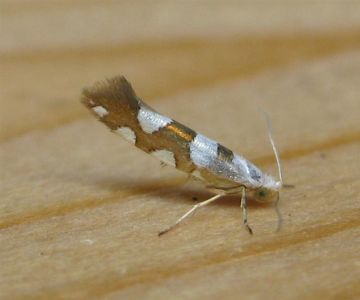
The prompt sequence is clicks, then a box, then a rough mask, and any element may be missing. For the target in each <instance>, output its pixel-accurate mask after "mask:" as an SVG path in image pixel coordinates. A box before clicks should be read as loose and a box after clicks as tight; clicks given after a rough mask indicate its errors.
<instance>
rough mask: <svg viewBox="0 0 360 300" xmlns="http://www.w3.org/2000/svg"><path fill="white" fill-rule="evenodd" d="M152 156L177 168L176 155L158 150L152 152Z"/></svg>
mask: <svg viewBox="0 0 360 300" xmlns="http://www.w3.org/2000/svg"><path fill="white" fill-rule="evenodd" d="M151 155H153V156H155V157H156V158H158V159H160V160H161V161H162V162H164V163H166V164H168V165H170V166H173V167H176V161H175V156H174V153H172V152H171V151H168V150H156V151H153V152H151Z"/></svg>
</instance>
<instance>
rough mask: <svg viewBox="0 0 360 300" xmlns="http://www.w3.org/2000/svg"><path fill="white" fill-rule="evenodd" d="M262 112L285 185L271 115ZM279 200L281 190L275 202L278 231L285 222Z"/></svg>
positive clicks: (280, 175)
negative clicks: (273, 134)
mask: <svg viewBox="0 0 360 300" xmlns="http://www.w3.org/2000/svg"><path fill="white" fill-rule="evenodd" d="M262 113H263V114H264V116H265V120H266V125H267V129H268V136H269V140H270V143H271V147H272V149H273V152H274V155H275V158H276V164H277V167H278V173H279V179H280V182H281V186H283V179H282V171H281V163H280V157H279V153H278V151H277V149H276V146H275V142H274V139H273V137H272V127H271V122H270V117H269V115H268V114H267V113H266V112H265V111H262ZM279 201H280V195H279V192H278V195H277V198H276V200H275V202H274V209H275V212H276V214H277V216H278V224H277V228H276V232H279V231H280V229H281V226H282V222H283V219H282V215H281V212H280V209H279Z"/></svg>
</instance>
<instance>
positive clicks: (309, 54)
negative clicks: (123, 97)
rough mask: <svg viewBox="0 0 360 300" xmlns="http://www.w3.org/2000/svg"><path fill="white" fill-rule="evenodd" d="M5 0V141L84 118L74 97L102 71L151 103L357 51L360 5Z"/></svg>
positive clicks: (0, 52) (1, 50) (1, 46)
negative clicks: (122, 80)
mask: <svg viewBox="0 0 360 300" xmlns="http://www.w3.org/2000/svg"><path fill="white" fill-rule="evenodd" d="M0 4H1V43H0V58H1V69H2V71H1V95H2V99H11V101H8V103H7V109H6V111H9V110H10V111H15V110H16V114H9V113H6V112H5V111H4V110H3V109H2V110H1V112H2V114H1V135H0V137H1V138H2V139H8V138H11V137H14V136H16V135H18V134H23V133H26V132H28V131H31V130H33V129H36V128H43V127H49V126H50V127H51V126H56V125H57V124H63V123H64V122H69V121H72V120H75V119H78V118H80V117H82V116H85V115H86V114H87V112H86V111H85V110H84V109H82V107H81V106H80V105H78V104H77V103H76V104H74V99H77V98H78V97H79V91H80V88H81V87H83V86H84V85H89V84H92V83H93V82H94V81H97V80H101V79H103V78H104V77H111V76H113V75H118V74H124V75H126V76H127V78H128V79H129V80H130V81H131V82H134V83H136V87H137V90H139V91H141V96H142V97H143V98H144V99H146V100H147V101H149V102H151V101H156V99H159V98H160V97H168V96H169V95H174V94H176V93H178V92H179V91H181V92H183V91H186V90H192V89H197V88H203V87H210V86H214V85H217V84H221V83H222V82H227V81H232V80H237V79H239V78H244V79H246V78H249V77H254V76H257V75H258V74H261V73H264V72H266V71H269V70H271V69H275V68H281V67H283V66H286V65H291V64H304V63H306V62H309V61H314V60H317V59H320V58H325V57H328V56H334V55H336V54H339V53H342V52H344V51H351V50H358V49H359V47H360V33H359V28H360V18H359V15H360V10H359V3H358V1H211V0H210V1H189V0H188V1H161V0H154V1H91V0H90V1H81V0H80V1H77V0H75V1H56V0H54V1H36V0H34V1H22V0H12V1H5V0H2V1H1V3H0ZM45 86H46V88H44V87H45Z"/></svg>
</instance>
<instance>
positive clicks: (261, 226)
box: [0, 0, 360, 299]
mask: <svg viewBox="0 0 360 300" xmlns="http://www.w3.org/2000/svg"><path fill="white" fill-rule="evenodd" d="M136 3H137V4H134V2H133V1H128V2H126V1H125V2H111V1H109V2H106V4H104V3H103V2H102V1H80V0H78V1H71V2H70V1H51V2H49V1H21V0H17V1H1V9H0V11H1V14H2V16H1V35H2V38H1V43H0V55H1V66H0V67H1V68H0V70H1V71H0V76H1V108H0V112H1V132H0V142H1V162H0V163H1V171H0V175H1V191H0V193H1V194H0V266H1V268H0V298H1V299H25V298H26V299H169V298H170V299H221V298H222V299H239V298H241V299H265V298H266V299H356V298H357V299H359V297H360V254H359V253H360V229H359V226H360V197H359V193H360V180H359V178H360V71H359V70H360V52H359V49H360V18H359V17H358V16H359V15H360V5H358V4H357V3H356V2H347V3H344V2H341V1H340V2H338V3H337V2H331V3H330V2H328V3H327V2H325V1H320V2H311V3H310V2H306V3H301V2H293V3H290V2H286V3H285V2H284V3H279V2H274V3H272V4H271V3H270V2H267V4H261V3H257V4H250V3H243V4H239V5H237V4H236V2H235V1H229V2H224V1H208V2H197V1H196V2H190V1H187V2H173V1H170V2H167V1H151V2H143V3H141V2H136ZM118 74H123V75H126V76H127V78H128V79H129V80H130V81H131V82H132V84H133V86H134V87H135V89H136V91H137V93H138V94H139V95H140V96H141V97H142V98H143V99H144V100H145V101H147V102H149V103H151V105H152V106H154V107H155V108H157V109H158V110H159V111H161V112H163V113H165V114H167V115H169V116H171V117H173V118H175V119H176V120H178V121H181V122H183V123H185V124H187V125H189V126H190V127H192V128H194V129H196V130H198V131H200V132H202V133H204V134H206V135H208V136H209V137H211V138H213V139H216V140H218V141H220V142H221V143H223V144H224V145H226V146H228V147H229V148H231V149H233V150H234V151H236V152H238V153H241V154H243V155H244V156H246V157H247V158H249V159H250V160H252V161H254V162H255V163H257V164H258V165H259V166H260V167H261V168H262V169H264V170H266V171H269V172H271V173H272V174H276V167H275V164H274V159H273V155H272V152H271V148H270V146H269V143H268V141H267V137H266V128H265V124H264V121H263V119H262V116H261V113H259V108H261V109H263V110H265V111H267V112H268V113H269V114H270V115H271V118H272V122H273V127H274V136H275V139H276V141H277V144H278V147H279V149H280V152H281V157H282V161H283V168H284V175H285V178H286V182H288V183H291V184H294V185H295V186H296V187H295V188H294V189H288V190H284V191H283V192H282V193H281V210H282V213H283V215H284V226H283V230H282V231H281V232H280V233H274V229H275V226H276V216H275V213H274V211H273V209H272V207H271V206H266V205H259V204H256V203H255V204H254V203H252V204H250V207H249V210H250V211H249V212H250V216H249V218H250V224H251V225H252V227H253V229H254V232H255V234H254V236H249V234H248V233H247V232H246V231H245V230H244V229H243V228H242V226H241V211H240V208H239V199H237V198H227V199H224V200H221V201H219V202H217V203H214V204H213V205H211V206H209V207H206V208H204V209H203V210H201V211H199V212H198V213H197V214H196V215H195V216H193V217H192V218H191V219H189V220H188V221H187V222H186V223H185V224H183V225H182V226H180V227H179V228H177V229H176V230H175V231H173V232H171V233H169V234H167V235H165V236H163V237H161V238H158V236H157V233H158V231H160V230H162V229H164V228H165V227H167V226H168V225H169V224H171V223H172V222H174V221H175V220H176V219H177V218H178V217H179V216H180V215H181V214H183V213H184V212H185V211H186V210H188V209H189V208H190V207H191V205H193V204H194V203H196V202H194V200H192V198H193V196H196V197H197V198H198V199H199V200H198V201H200V200H204V199H206V197H209V195H210V194H209V193H208V192H207V191H206V190H204V188H203V187H201V186H199V185H197V184H194V183H187V184H184V182H185V179H186V178H185V177H184V175H183V174H180V173H179V172H177V171H176V170H172V169H171V168H162V167H161V166H160V164H159V163H158V161H157V160H155V159H154V158H152V157H149V156H147V155H146V154H144V153H142V152H140V151H139V150H136V149H134V148H133V147H132V146H131V145H129V144H127V143H126V142H124V141H123V140H121V139H119V138H118V137H117V136H115V135H112V134H111V133H110V132H109V131H108V130H107V129H106V128H105V127H104V126H103V125H102V124H100V123H99V122H97V121H96V120H95V119H94V118H93V117H92V116H91V115H90V114H89V113H88V112H87V111H86V110H85V108H83V107H82V106H81V104H80V102H79V95H80V91H81V89H82V87H83V86H86V85H89V84H92V83H93V82H94V81H96V80H101V79H103V78H105V77H111V76H114V75H118Z"/></svg>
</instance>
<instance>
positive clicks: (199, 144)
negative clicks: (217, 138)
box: [190, 134, 218, 168]
mask: <svg viewBox="0 0 360 300" xmlns="http://www.w3.org/2000/svg"><path fill="white" fill-rule="evenodd" d="M217 148H218V144H217V143H216V142H214V141H213V140H211V139H209V138H207V137H206V136H203V135H202V134H197V135H196V137H195V139H194V140H193V141H192V142H191V143H190V157H191V160H192V161H193V163H194V164H195V165H197V166H198V167H202V168H209V167H210V166H211V165H212V163H213V161H214V160H216V158H217Z"/></svg>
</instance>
